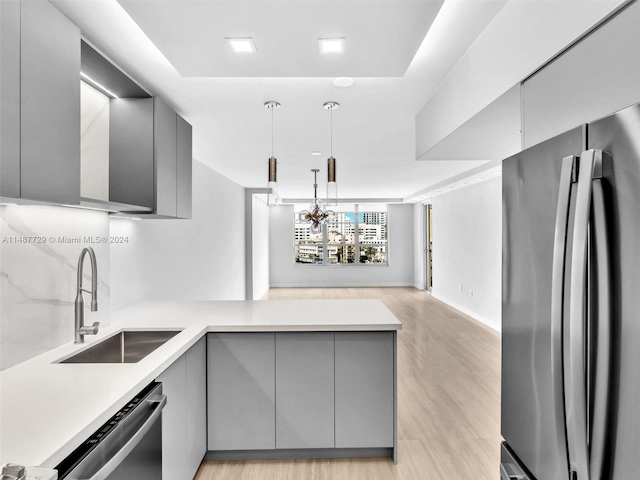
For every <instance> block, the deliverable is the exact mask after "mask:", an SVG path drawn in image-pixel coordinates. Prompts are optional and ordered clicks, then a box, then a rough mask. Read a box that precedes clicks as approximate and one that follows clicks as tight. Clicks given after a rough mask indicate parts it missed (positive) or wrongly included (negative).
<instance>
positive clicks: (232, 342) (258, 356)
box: [207, 333, 276, 450]
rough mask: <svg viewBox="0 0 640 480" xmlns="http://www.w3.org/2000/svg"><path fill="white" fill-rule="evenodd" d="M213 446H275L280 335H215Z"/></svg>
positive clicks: (210, 371)
mask: <svg viewBox="0 0 640 480" xmlns="http://www.w3.org/2000/svg"><path fill="white" fill-rule="evenodd" d="M207 349H208V351H207V376H208V385H207V388H208V400H207V402H208V418H207V422H208V446H209V450H261V449H262V450H264V449H267V450H271V449H274V448H275V446H276V445H275V437H276V425H275V423H276V422H275V335H274V334H273V333H210V334H208V342H207Z"/></svg>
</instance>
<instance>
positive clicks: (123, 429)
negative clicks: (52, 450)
mask: <svg viewBox="0 0 640 480" xmlns="http://www.w3.org/2000/svg"><path fill="white" fill-rule="evenodd" d="M166 402H167V397H166V396H164V395H162V384H161V383H158V382H153V383H151V384H150V385H149V386H147V387H146V388H145V389H144V390H142V391H141V392H140V393H139V394H138V395H136V396H135V397H134V398H132V399H131V400H130V401H129V402H128V403H127V405H125V406H124V407H123V408H122V409H121V410H120V411H119V412H118V413H116V414H115V415H114V416H113V417H111V419H109V421H108V422H107V423H105V424H104V425H103V426H102V427H100V428H99V429H98V430H96V432H95V433H94V434H93V435H91V436H90V437H89V438H88V439H87V440H86V441H85V442H84V443H83V444H82V445H80V446H79V447H78V448H77V449H76V450H75V451H74V452H73V453H72V454H71V455H69V456H68V457H67V458H66V459H65V460H64V461H62V462H61V463H60V464H59V465H58V466H57V467H56V469H57V470H58V478H59V479H60V480H62V479H66V480H134V479H136V480H162V408H163V407H164V405H165V404H166Z"/></svg>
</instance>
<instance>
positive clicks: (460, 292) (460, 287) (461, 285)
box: [460, 284, 462, 293]
mask: <svg viewBox="0 0 640 480" xmlns="http://www.w3.org/2000/svg"><path fill="white" fill-rule="evenodd" d="M460 293H462V284H460Z"/></svg>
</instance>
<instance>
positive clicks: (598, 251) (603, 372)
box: [589, 153, 612, 480]
mask: <svg viewBox="0 0 640 480" xmlns="http://www.w3.org/2000/svg"><path fill="white" fill-rule="evenodd" d="M598 155H600V157H601V159H602V162H603V164H604V165H603V166H604V167H606V166H607V161H608V158H607V157H606V156H605V154H602V153H599V154H598ZM600 170H602V169H600ZM596 175H599V176H602V171H600V172H596ZM602 182H603V180H602V178H596V179H594V180H593V187H592V188H593V193H592V229H591V230H592V233H591V238H592V240H593V246H592V248H591V251H592V258H593V259H594V262H593V269H594V270H595V271H594V274H593V275H591V279H592V282H591V283H592V286H591V292H592V294H593V298H592V300H591V301H590V304H591V306H592V310H591V322H592V327H591V332H592V334H591V335H590V337H591V342H590V343H591V351H592V358H593V360H592V364H591V367H592V372H593V374H592V375H590V377H591V380H592V382H593V385H592V389H591V395H590V400H591V402H592V405H591V412H592V418H591V430H590V437H591V438H590V442H589V449H590V472H591V477H592V478H593V479H595V480H599V479H603V478H608V475H607V474H606V472H604V468H605V456H606V434H607V425H608V424H609V405H610V394H611V388H610V387H609V384H610V380H611V338H612V337H611V270H610V265H609V253H610V252H609V242H608V236H607V222H606V210H605V200H604V191H603V185H602Z"/></svg>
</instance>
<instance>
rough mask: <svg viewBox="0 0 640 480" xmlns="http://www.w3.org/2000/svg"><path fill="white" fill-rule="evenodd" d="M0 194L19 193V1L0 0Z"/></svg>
mask: <svg viewBox="0 0 640 480" xmlns="http://www.w3.org/2000/svg"><path fill="white" fill-rule="evenodd" d="M0 49H1V50H0V52H1V56H2V62H0V105H2V108H0V194H2V195H6V196H9V197H19V196H20V1H19V0H2V1H0Z"/></svg>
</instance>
